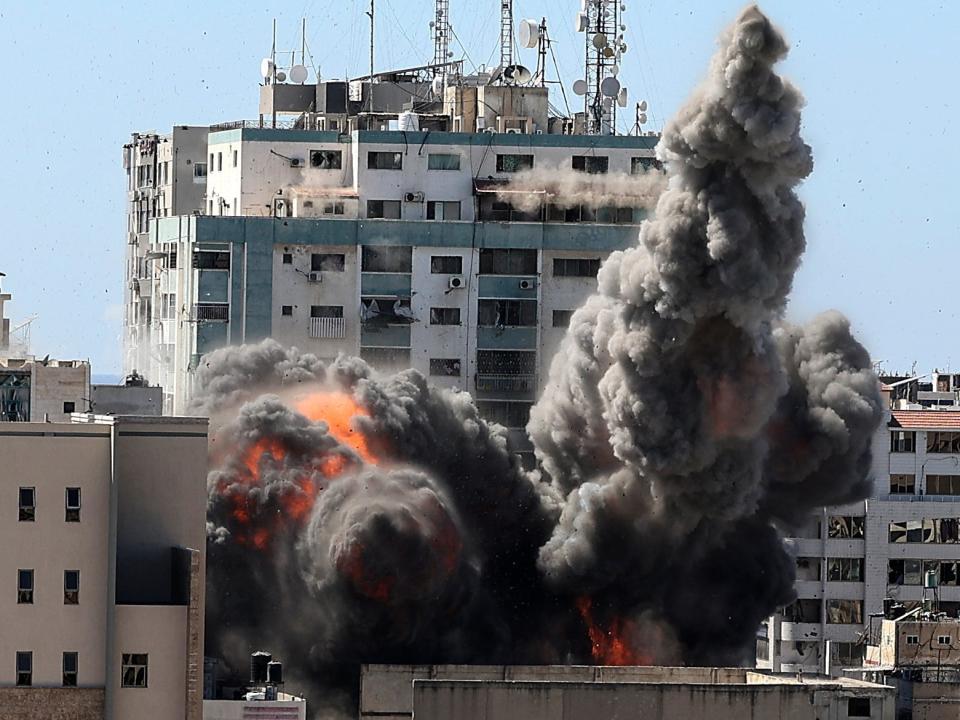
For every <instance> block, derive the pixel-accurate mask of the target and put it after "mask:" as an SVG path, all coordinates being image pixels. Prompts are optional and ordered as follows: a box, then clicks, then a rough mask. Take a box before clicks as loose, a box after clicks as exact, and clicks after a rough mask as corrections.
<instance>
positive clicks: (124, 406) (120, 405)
mask: <svg viewBox="0 0 960 720" xmlns="http://www.w3.org/2000/svg"><path fill="white" fill-rule="evenodd" d="M90 399H91V401H92V404H93V411H94V412H95V413H97V414H98V415H161V414H162V413H163V388H161V387H139V386H135V385H91V386H90Z"/></svg>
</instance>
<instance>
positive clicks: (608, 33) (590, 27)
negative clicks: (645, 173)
mask: <svg viewBox="0 0 960 720" xmlns="http://www.w3.org/2000/svg"><path fill="white" fill-rule="evenodd" d="M624 9H626V8H625V6H624V5H621V2H620V0H617V1H616V2H614V0H586V1H585V3H584V6H583V11H582V12H581V13H580V14H579V15H578V16H577V29H578V30H581V31H583V32H584V33H585V34H586V43H585V45H586V62H585V71H586V72H585V75H584V86H583V88H582V89H583V96H584V97H583V109H584V113H585V114H586V131H587V134H590V135H613V134H615V133H616V129H617V105H620V106H621V107H625V106H626V102H627V95H626V90H625V89H623V88H621V87H620V82H619V81H618V80H617V73H618V72H619V70H620V65H619V63H620V56H621V55H622V54H623V53H625V52H626V51H627V45H626V43H625V42H624V41H623V33H624V31H625V30H626V26H625V25H622V24H621V23H620V12H621V11H622V10H624ZM577 94H580V93H579V92H578V93H577Z"/></svg>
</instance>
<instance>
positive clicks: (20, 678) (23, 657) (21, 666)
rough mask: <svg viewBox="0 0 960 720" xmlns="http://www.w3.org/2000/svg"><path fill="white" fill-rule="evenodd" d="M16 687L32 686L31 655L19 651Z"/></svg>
mask: <svg viewBox="0 0 960 720" xmlns="http://www.w3.org/2000/svg"><path fill="white" fill-rule="evenodd" d="M17 685H18V686H19V687H30V686H31V685H33V653H32V652H30V651H29V650H28V651H22V650H21V651H19V652H18V653H17Z"/></svg>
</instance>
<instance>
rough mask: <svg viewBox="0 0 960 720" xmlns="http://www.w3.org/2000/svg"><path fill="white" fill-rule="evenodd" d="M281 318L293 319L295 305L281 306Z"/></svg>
mask: <svg viewBox="0 0 960 720" xmlns="http://www.w3.org/2000/svg"><path fill="white" fill-rule="evenodd" d="M280 317H293V305H281V306H280Z"/></svg>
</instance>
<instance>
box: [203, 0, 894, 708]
mask: <svg viewBox="0 0 960 720" xmlns="http://www.w3.org/2000/svg"><path fill="white" fill-rule="evenodd" d="M786 52H787V45H786V43H785V41H784V40H783V38H782V36H781V35H780V33H779V32H778V31H777V30H776V29H775V28H774V27H773V26H772V25H771V24H770V22H769V21H768V20H767V19H766V18H765V17H764V16H763V15H762V14H761V13H760V12H759V10H757V9H756V8H753V7H751V8H748V9H747V10H745V11H744V12H743V13H742V14H741V15H740V17H739V18H738V19H737V21H736V22H735V23H734V24H733V26H732V27H731V28H730V29H729V30H728V31H727V32H726V33H725V34H724V35H723V37H722V39H721V43H720V49H719V51H718V52H717V54H716V56H715V57H714V59H713V62H712V64H711V67H710V71H709V74H708V77H707V79H706V80H705V82H704V83H703V85H702V86H701V87H700V88H699V89H698V90H697V91H696V92H695V93H694V94H693V96H692V97H691V99H690V100H689V101H688V102H687V104H686V105H685V106H684V107H683V109H682V110H681V111H680V112H679V113H678V116H677V117H676V118H675V119H674V120H673V121H672V122H671V123H670V124H669V125H668V126H667V128H666V129H665V131H664V135H663V138H662V140H661V142H660V145H659V148H658V154H659V157H660V159H661V160H662V161H664V163H665V166H666V169H667V186H666V189H665V190H664V191H663V192H662V194H661V195H660V197H659V201H658V202H657V205H656V210H655V213H654V215H653V218H652V219H651V220H650V221H648V222H647V223H645V224H644V225H643V227H642V229H641V233H640V242H639V244H638V245H637V246H636V247H634V248H631V249H629V250H626V251H624V252H620V253H615V254H614V255H612V256H611V257H610V258H609V260H608V261H607V262H606V263H605V264H604V265H603V267H602V269H601V271H600V276H599V278H598V292H597V294H596V295H595V296H593V297H591V298H590V299H589V300H588V301H587V302H586V303H585V305H584V306H583V307H582V308H580V309H579V310H578V311H577V312H576V313H574V316H573V318H572V321H571V325H570V330H569V332H568V335H567V337H566V339H565V341H564V343H563V346H562V348H561V351H560V352H559V353H558V354H557V356H556V358H555V359H554V362H553V365H552V367H551V370H550V374H549V378H548V380H547V383H546V388H545V390H544V393H543V396H542V397H541V399H540V401H539V402H538V404H537V405H536V406H535V407H534V409H533V411H532V413H531V420H530V424H529V426H528V431H529V433H530V435H531V437H532V439H533V441H534V446H535V450H536V454H537V458H538V460H539V465H540V468H541V470H538V471H536V472H533V473H528V472H524V471H523V470H522V469H521V467H520V466H519V464H518V463H517V461H516V459H515V458H514V457H512V456H511V454H510V453H509V451H508V449H507V443H506V436H505V431H504V430H503V429H502V428H500V427H499V426H496V425H491V424H489V423H487V422H485V421H484V420H483V419H482V418H481V417H480V416H479V415H478V413H477V409H476V406H475V405H474V403H473V401H472V399H471V397H470V396H469V395H468V394H467V393H460V392H454V391H449V390H443V389H438V388H434V387H432V386H430V385H429V384H428V383H427V382H426V379H425V378H424V377H423V376H422V375H420V374H419V373H417V372H415V371H412V370H410V371H406V372H402V373H399V374H397V375H394V376H391V377H385V376H380V375H378V374H376V373H374V372H373V371H372V370H371V369H370V368H369V367H368V366H367V365H366V364H365V363H363V362H362V361H360V360H357V359H349V358H341V359H338V360H337V361H335V362H333V363H331V364H330V365H328V366H324V365H323V364H322V363H320V362H319V361H318V360H317V359H316V358H315V357H313V356H310V355H304V354H301V353H299V352H297V351H296V350H286V349H284V348H281V347H280V346H279V345H278V344H277V343H275V342H272V341H265V342H264V343H261V344H260V345H257V346H250V347H241V348H227V349H224V350H221V351H217V352H215V353H212V354H211V355H209V356H207V358H205V362H204V366H203V367H202V369H201V372H200V386H201V389H200V392H199V394H198V400H197V410H198V412H205V413H209V414H211V415H212V416H213V418H214V427H215V428H218V429H217V432H216V435H215V439H214V442H213V449H212V456H213V459H214V463H215V467H216V469H215V470H214V471H213V472H211V474H210V538H211V545H210V553H209V560H208V576H209V578H210V586H211V587H210V591H209V593H208V598H209V603H210V610H209V615H210V617H209V619H208V628H209V638H208V640H209V648H210V652H211V653H213V654H220V655H221V656H223V657H225V658H227V659H228V660H229V661H230V662H231V663H233V664H234V665H235V666H237V665H241V664H242V663H243V662H244V658H245V655H246V653H247V652H249V651H250V650H252V649H256V648H257V647H259V646H265V647H271V648H273V649H275V651H276V652H277V653H278V654H282V655H284V659H285V660H287V661H288V663H289V664H290V665H291V669H292V670H293V672H294V677H295V678H296V679H297V680H298V681H299V682H301V683H309V684H311V685H312V686H314V687H324V688H327V689H330V688H336V687H344V686H345V685H346V684H348V680H349V679H350V678H351V677H352V673H354V672H355V670H356V666H357V664H358V663H360V662H405V663H417V662H487V663H489V662H514V663H516V662H532V663H551V662H570V661H577V662H592V661H596V662H607V663H627V662H670V663H680V662H685V663H710V664H714V663H735V662H739V661H741V660H743V659H745V657H746V652H747V648H748V646H749V645H750V643H751V642H752V639H753V637H754V634H755V631H756V628H757V626H758V624H759V623H760V621H761V620H762V619H763V618H764V617H765V616H767V615H769V614H770V613H771V612H772V611H773V610H774V609H775V608H776V607H777V606H778V605H782V604H785V603H787V602H789V601H790V600H791V598H792V593H793V589H792V588H793V582H794V574H793V562H792V561H791V559H790V557H789V556H788V555H787V553H786V552H785V550H784V545H783V542H782V535H781V533H782V531H783V530H784V529H788V528H789V527H791V526H792V525H794V524H798V523H800V522H802V521H803V520H804V518H805V517H806V516H808V515H809V513H810V512H811V511H812V510H813V509H814V508H817V507H819V506H821V505H824V504H831V503H841V502H848V501H851V500H853V499H856V498H860V497H863V496H864V495H865V494H866V492H867V483H868V477H867V473H868V471H869V463H870V454H869V453H870V437H871V435H872V433H873V431H874V430H875V429H876V427H877V425H878V424H879V422H880V418H881V414H882V411H881V400H880V395H879V388H878V384H877V380H876V378H875V377H874V375H873V373H872V372H871V370H870V363H869V358H868V355H867V353H866V351H865V350H864V349H863V347H862V346H860V344H859V343H858V342H857V341H856V340H855V339H854V338H853V336H852V335H851V333H850V329H849V326H848V323H847V322H846V320H845V319H844V318H843V317H842V316H841V315H839V314H837V313H828V314H825V315H822V316H820V317H818V318H816V319H815V320H814V321H813V322H812V323H810V324H809V325H807V326H805V327H794V326H790V325H787V324H786V323H785V322H784V320H783V311H784V308H785V306H786V303H787V298H788V295H789V292H790V287H791V283H792V280H793V275H794V272H795V271H796V269H797V267H798V265H799V262H800V258H801V254H802V252H803V249H804V244H805V241H804V236H803V207H802V205H801V203H800V201H799V200H798V198H797V196H796V194H795V188H796V186H797V185H798V184H799V183H800V182H801V181H802V180H803V179H804V178H805V177H806V176H807V175H808V174H809V173H810V171H811V169H812V159H811V153H810V149H809V147H808V146H807V145H806V144H805V143H804V142H803V141H802V140H801V138H800V135H799V129H800V107H801V105H802V98H801V96H800V94H799V93H798V92H797V90H796V89H795V88H793V87H792V86H791V85H790V84H789V83H787V82H785V81H784V80H782V79H781V78H780V77H779V76H777V75H776V74H775V73H774V72H773V66H774V65H775V64H776V63H777V62H778V61H779V60H781V59H782V58H783V57H784V55H785V54H786ZM311 397H312V398H313V400H312V401H310V400H309V398H311ZM304 398H307V399H308V400H306V401H305V400H304ZM318 398H319V399H318ZM311 402H312V405H311ZM316 407H320V408H321V409H324V408H326V409H327V410H329V412H327V411H326V410H324V411H323V412H321V413H320V415H319V416H317V415H316V413H315V412H314V411H315V409H316ZM311 408H312V409H311ZM344 408H346V413H347V415H348V416H350V415H356V417H355V418H354V421H353V425H352V426H349V427H347V425H349V423H347V425H344V423H343V422H341V420H342V416H343V413H344ZM351 408H352V409H351ZM338 418H340V419H338ZM324 697H327V696H324ZM314 698H316V696H314ZM314 698H312V699H314Z"/></svg>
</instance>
